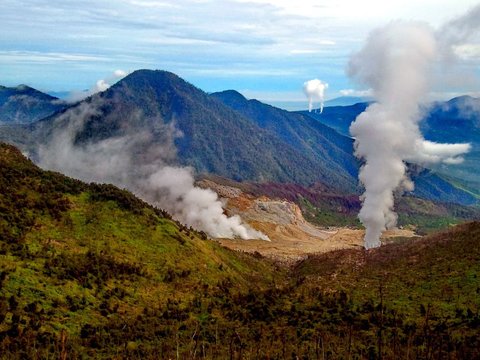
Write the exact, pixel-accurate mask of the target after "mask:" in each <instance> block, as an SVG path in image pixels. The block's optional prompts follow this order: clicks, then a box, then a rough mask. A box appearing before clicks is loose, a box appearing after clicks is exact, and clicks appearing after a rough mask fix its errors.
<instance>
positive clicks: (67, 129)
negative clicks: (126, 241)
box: [38, 99, 269, 240]
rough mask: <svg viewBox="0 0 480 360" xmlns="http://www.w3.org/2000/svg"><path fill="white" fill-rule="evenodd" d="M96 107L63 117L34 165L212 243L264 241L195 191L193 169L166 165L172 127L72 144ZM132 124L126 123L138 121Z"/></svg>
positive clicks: (207, 194) (212, 197) (172, 152)
mask: <svg viewBox="0 0 480 360" xmlns="http://www.w3.org/2000/svg"><path fill="white" fill-rule="evenodd" d="M101 107H102V101H101V100H98V99H96V100H95V101H93V100H92V103H87V102H82V103H80V104H79V105H77V106H75V107H73V108H70V109H69V110H68V111H66V112H65V113H64V114H62V115H61V116H60V118H58V119H57V120H56V124H55V125H56V126H55V130H54V132H53V134H52V136H51V137H50V141H49V143H48V144H45V145H43V146H41V147H40V149H39V154H38V155H39V165H40V166H42V167H44V168H47V169H51V170H56V171H61V172H63V173H65V174H67V175H69V176H72V177H75V178H78V179H81V180H84V181H94V182H98V183H111V184H114V185H117V186H119V187H122V188H127V189H129V190H130V191H132V192H133V193H135V194H136V195H137V196H139V197H140V198H142V199H143V200H145V201H147V202H149V203H150V204H152V205H155V206H158V207H159V208H162V209H164V210H166V211H167V212H169V213H170V214H171V215H172V216H173V217H174V218H175V219H176V220H178V221H180V222H181V223H183V224H186V225H188V226H192V227H194V228H195V229H197V230H203V231H205V232H206V233H208V234H209V235H210V236H212V237H223V238H234V237H239V238H242V239H262V240H269V239H268V237H267V236H266V235H264V234H263V233H261V232H259V231H256V230H254V229H252V228H251V227H250V226H248V225H246V224H243V223H242V220H241V219H240V217H238V216H233V217H228V216H226V215H225V214H224V213H223V209H222V203H221V202H220V200H219V199H218V196H217V194H216V193H215V192H213V191H211V190H208V189H201V188H198V187H195V186H194V177H193V171H192V169H190V168H185V167H178V166H171V165H168V164H169V163H172V162H173V160H174V159H175V157H176V149H175V145H174V140H175V138H176V137H178V136H179V134H178V131H177V130H176V129H175V125H174V123H173V122H171V123H169V124H163V123H162V122H161V121H160V120H159V121H158V123H159V125H158V126H156V129H154V132H153V133H152V130H151V129H149V130H139V129H133V130H132V131H129V132H127V134H125V135H122V136H116V137H110V138H107V139H104V140H99V141H94V142H89V143H87V144H76V143H75V139H76V138H77V136H78V134H80V133H81V132H82V131H83V129H84V127H85V121H86V119H89V118H92V117H96V116H101V113H100V112H99V110H98V109H100V108H101ZM137 117H138V118H141V115H140V114H138V115H137ZM134 120H135V119H130V122H137V121H136V120H138V119H136V120H135V121H134ZM126 126H128V125H126Z"/></svg>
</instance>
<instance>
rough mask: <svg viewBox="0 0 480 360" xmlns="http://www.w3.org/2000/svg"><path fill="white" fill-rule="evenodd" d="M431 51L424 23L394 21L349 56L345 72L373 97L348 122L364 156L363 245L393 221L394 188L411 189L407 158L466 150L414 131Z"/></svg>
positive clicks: (434, 158) (432, 158)
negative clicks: (352, 119) (434, 140)
mask: <svg viewBox="0 0 480 360" xmlns="http://www.w3.org/2000/svg"><path fill="white" fill-rule="evenodd" d="M437 50H438V46H437V39H436V37H435V33H434V31H433V29H432V28H430V27H429V26H428V25H426V24H423V23H418V22H404V21H397V22H392V23H390V24H388V25H387V26H385V27H383V28H379V29H376V30H374V31H373V32H372V33H371V34H370V36H369V37H368V39H367V42H366V44H365V45H364V47H363V48H362V49H361V50H360V51H359V52H358V53H357V54H355V55H354V56H353V57H352V58H351V60H350V63H349V68H348V72H349V75H350V76H351V77H353V78H354V79H356V80H358V81H359V82H360V83H362V84H363V85H367V86H369V87H371V88H372V89H373V92H374V97H375V99H376V103H374V104H372V105H370V106H369V107H368V108H367V109H366V110H365V112H363V113H362V114H360V115H359V116H358V117H357V119H356V120H355V122H354V123H353V124H352V125H351V127H350V133H351V134H352V136H353V137H354V138H355V155H356V156H357V157H358V158H360V159H363V160H364V161H365V164H364V165H363V166H362V168H361V170H360V174H359V179H360V181H361V182H362V184H363V185H364V187H365V193H364V194H363V197H362V199H363V206H362V209H361V211H360V213H359V218H360V220H361V221H362V223H363V224H364V225H365V227H366V235H365V247H366V248H367V249H369V248H373V247H377V246H380V235H381V233H382V231H384V230H385V229H388V228H391V227H393V226H395V224H396V219H397V216H396V214H395V212H394V211H393V208H394V192H396V191H399V190H408V191H411V190H413V183H412V181H411V180H410V179H408V177H407V175H406V162H407V161H409V162H415V163H419V164H426V163H438V162H445V163H448V164H455V163H459V162H461V161H462V158H461V155H462V154H464V153H466V152H468V151H469V150H470V145H469V144H437V143H433V142H430V141H426V140H425V139H424V138H423V136H422V134H421V133H420V130H419V126H418V122H419V120H420V119H421V113H420V108H419V106H420V104H421V102H422V101H423V100H424V99H425V97H426V94H427V91H428V88H429V80H430V78H429V76H430V71H429V70H430V68H431V67H432V64H433V63H434V61H435V60H436V59H438V55H439V53H438V51H437Z"/></svg>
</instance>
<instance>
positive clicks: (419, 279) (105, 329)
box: [0, 145, 480, 359]
mask: <svg viewBox="0 0 480 360" xmlns="http://www.w3.org/2000/svg"><path fill="white" fill-rule="evenodd" d="M0 193H1V194H2V196H1V197H0V358H2V359H25V358H28V359H44V358H59V359H77V358H78V359H85V358H95V359H101V358H115V359H149V358H151V359H159V358H162V359H169V358H171V359H189V358H190V359H196V358H199V359H203V358H206V359H349V358H351V359H381V358H384V359H395V358H410V359H414V358H418V359H443V358H449V359H475V358H479V357H480V350H479V349H480V331H479V330H480V313H479V306H480V294H479V293H480V278H479V275H480V223H478V222H473V223H467V224H464V225H460V226H457V227H455V228H452V229H449V230H447V231H445V232H443V233H439V234H436V235H431V236H428V237H424V238H421V239H415V240H401V239H397V241H396V242H394V243H390V244H387V245H385V246H383V247H381V248H379V249H375V250H370V251H365V250H363V249H354V250H341V251H335V252H331V253H328V254H323V255H312V256H310V257H308V258H307V259H304V260H303V261H301V262H299V263H297V264H296V265H295V266H292V267H285V266H280V265H277V264H275V263H273V262H272V261H270V260H268V259H266V258H262V257H261V256H260V255H259V254H252V255H249V254H243V253H238V252H233V251H230V250H228V249H225V248H223V247H221V246H219V245H218V244H217V243H216V242H215V241H212V240H209V239H207V237H206V236H205V234H203V233H198V232H196V231H194V230H193V229H190V228H186V227H185V226H182V225H181V224H179V223H177V222H175V221H173V220H172V219H171V218H170V217H169V215H168V214H166V213H165V212H164V211H162V210H159V209H156V208H153V207H151V206H150V205H148V204H146V203H144V202H143V201H141V200H139V199H137V198H136V197H134V196H133V195H132V194H130V193H129V192H127V191H125V190H121V189H118V188H115V187H113V186H110V185H98V184H85V183H82V182H79V181H77V180H74V179H70V178H67V177H65V176H63V175H61V174H58V173H53V172H46V171H43V170H41V169H39V168H37V167H36V166H35V165H34V164H33V163H32V162H30V161H29V160H27V159H26V158H24V157H23V156H22V154H21V153H20V152H19V151H18V150H16V149H15V148H14V147H11V146H8V145H0Z"/></svg>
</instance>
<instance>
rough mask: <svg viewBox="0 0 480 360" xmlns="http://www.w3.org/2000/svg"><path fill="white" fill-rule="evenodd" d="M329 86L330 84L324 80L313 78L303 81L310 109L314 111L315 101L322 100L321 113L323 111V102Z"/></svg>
mask: <svg viewBox="0 0 480 360" xmlns="http://www.w3.org/2000/svg"><path fill="white" fill-rule="evenodd" d="M327 88H328V84H327V83H325V82H323V81H322V80H318V79H313V80H308V81H305V82H304V83H303V92H304V93H305V96H306V97H307V98H308V111H310V112H311V111H312V109H313V102H314V101H318V102H320V113H322V112H323V102H324V98H325V90H326V89H327Z"/></svg>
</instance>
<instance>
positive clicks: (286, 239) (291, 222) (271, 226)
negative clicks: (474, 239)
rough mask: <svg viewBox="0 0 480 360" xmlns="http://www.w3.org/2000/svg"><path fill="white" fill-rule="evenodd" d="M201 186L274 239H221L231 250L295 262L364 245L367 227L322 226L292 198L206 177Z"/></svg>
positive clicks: (393, 233) (399, 233)
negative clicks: (270, 195) (278, 197)
mask: <svg viewBox="0 0 480 360" xmlns="http://www.w3.org/2000/svg"><path fill="white" fill-rule="evenodd" d="M199 185H200V186H201V187H204V188H210V189H212V190H213V191H215V192H216V193H217V194H218V195H219V196H220V198H221V199H222V201H224V208H225V210H226V212H227V213H228V215H240V217H241V218H242V219H243V221H244V222H247V223H248V224H249V225H250V226H252V227H253V228H255V229H257V230H260V231H262V232H263V233H265V234H266V235H267V236H268V237H269V238H270V241H264V240H240V239H217V240H218V241H219V243H220V244H222V245H223V246H225V247H228V248H230V249H233V250H238V251H245V252H251V253H254V252H258V253H260V254H261V255H263V256H266V257H269V258H273V259H276V260H278V261H281V262H286V263H292V262H295V261H297V260H300V259H303V258H305V257H306V256H307V255H309V254H315V253H326V252H329V251H333V250H339V249H352V248H359V247H361V246H363V236H364V231H363V230H359V229H350V228H319V227H317V226H314V225H312V224H310V223H309V222H307V221H306V220H305V219H304V217H303V215H302V212H301V210H300V208H299V207H298V205H296V204H295V203H292V202H290V201H287V200H275V199H270V198H267V197H265V196H262V197H258V198H256V197H253V196H251V195H248V194H245V193H243V192H242V191H241V190H240V189H238V188H235V187H230V186H225V185H219V184H217V183H215V182H213V181H211V180H202V181H201V182H199ZM414 236H416V235H415V234H414V232H413V231H411V230H405V229H394V230H389V231H386V232H385V233H384V234H383V236H382V241H384V242H387V241H389V240H391V239H393V238H396V237H403V238H405V237H414Z"/></svg>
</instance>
